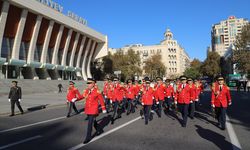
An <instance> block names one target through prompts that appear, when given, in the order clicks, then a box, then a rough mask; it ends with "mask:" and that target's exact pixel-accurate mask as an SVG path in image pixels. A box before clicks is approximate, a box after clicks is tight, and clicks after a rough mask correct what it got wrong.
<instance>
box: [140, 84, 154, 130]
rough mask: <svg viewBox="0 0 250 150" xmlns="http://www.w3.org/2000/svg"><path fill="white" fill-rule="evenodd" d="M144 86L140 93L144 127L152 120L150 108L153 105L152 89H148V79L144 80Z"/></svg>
mask: <svg viewBox="0 0 250 150" xmlns="http://www.w3.org/2000/svg"><path fill="white" fill-rule="evenodd" d="M145 83H146V85H145V86H144V87H143V88H142V89H141V91H142V103H141V104H142V106H143V114H144V118H145V125H147V124H148V121H151V120H152V116H151V107H152V105H153V97H154V89H153V88H152V87H150V81H149V79H146V80H145Z"/></svg>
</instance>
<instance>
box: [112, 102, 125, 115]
mask: <svg viewBox="0 0 250 150" xmlns="http://www.w3.org/2000/svg"><path fill="white" fill-rule="evenodd" d="M122 107H123V105H122V106H120V102H119V101H115V102H114V112H113V117H112V118H113V119H115V115H116V113H117V116H118V117H117V118H119V117H120V116H121V114H122Z"/></svg>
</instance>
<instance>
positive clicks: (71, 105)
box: [68, 102, 79, 115]
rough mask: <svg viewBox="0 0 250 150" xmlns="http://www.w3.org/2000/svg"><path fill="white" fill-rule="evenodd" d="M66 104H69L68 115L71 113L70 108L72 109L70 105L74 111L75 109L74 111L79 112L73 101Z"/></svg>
mask: <svg viewBox="0 0 250 150" xmlns="http://www.w3.org/2000/svg"><path fill="white" fill-rule="evenodd" d="M68 105H69V106H68V107H69V112H68V115H70V114H71V109H72V107H73V109H74V111H75V112H76V113H79V112H78V110H77V108H76V105H75V103H74V102H68Z"/></svg>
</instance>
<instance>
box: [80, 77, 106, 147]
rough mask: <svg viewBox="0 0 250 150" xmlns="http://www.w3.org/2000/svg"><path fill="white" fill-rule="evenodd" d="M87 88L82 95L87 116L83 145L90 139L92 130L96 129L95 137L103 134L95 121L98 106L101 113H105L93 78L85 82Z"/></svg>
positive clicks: (103, 104) (101, 98)
mask: <svg viewBox="0 0 250 150" xmlns="http://www.w3.org/2000/svg"><path fill="white" fill-rule="evenodd" d="M87 84H88V87H87V89H86V90H84V93H83V95H82V97H83V98H85V99H86V102H85V114H86V115H87V116H88V127H87V134H86V137H85V140H84V142H83V144H87V143H88V142H90V141H91V139H92V128H93V126H94V128H95V129H96V135H100V134H101V133H103V132H104V131H103V129H102V128H101V127H100V125H99V124H98V122H97V121H96V117H97V116H98V114H99V104H100V105H101V109H102V112H103V113H106V112H107V111H106V108H105V103H104V99H103V96H102V94H101V92H100V91H99V90H98V87H97V85H96V81H95V80H94V79H93V78H88V80H87Z"/></svg>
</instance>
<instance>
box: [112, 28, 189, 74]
mask: <svg viewBox="0 0 250 150" xmlns="http://www.w3.org/2000/svg"><path fill="white" fill-rule="evenodd" d="M129 49H133V50H134V51H135V52H136V53H139V54H140V57H141V66H140V67H141V68H142V70H143V67H144V65H145V60H147V59H148V58H150V57H151V56H152V55H155V54H161V56H162V62H163V63H164V65H165V66H166V75H165V77H176V76H179V75H182V74H183V72H184V71H185V69H186V68H187V67H189V64H190V58H189V56H188V54H187V53H186V52H185V50H184V48H182V47H181V46H180V44H179V43H178V42H177V40H175V39H174V38H173V33H172V32H171V31H170V30H169V29H167V31H166V32H165V33H164V40H162V41H161V42H160V44H158V45H150V46H144V45H142V44H133V45H127V46H125V47H122V48H119V50H122V51H124V52H125V53H126V52H127V51H128V50H129ZM117 50H118V49H115V48H109V52H111V54H112V53H115V52H116V51H117ZM145 75H146V74H145V71H144V70H143V75H142V76H145Z"/></svg>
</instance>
